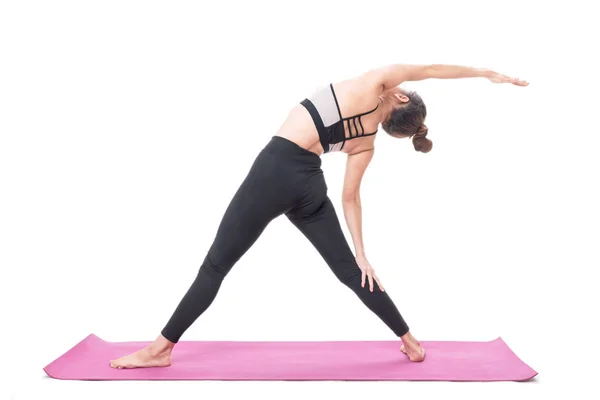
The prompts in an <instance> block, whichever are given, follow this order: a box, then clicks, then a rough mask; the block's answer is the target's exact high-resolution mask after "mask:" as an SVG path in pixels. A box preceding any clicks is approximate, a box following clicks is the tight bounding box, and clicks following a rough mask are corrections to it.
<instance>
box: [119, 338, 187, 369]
mask: <svg viewBox="0 0 600 400" xmlns="http://www.w3.org/2000/svg"><path fill="white" fill-rule="evenodd" d="M174 346H175V344H174V343H172V342H170V341H168V340H167V339H166V338H164V337H163V336H159V337H158V338H157V339H156V340H155V341H154V342H153V343H152V344H150V345H148V346H147V347H146V348H143V349H141V350H138V351H136V352H135V353H132V354H129V355H127V356H125V357H121V358H117V359H116V360H111V361H110V366H111V367H112V368H117V369H125V368H153V367H168V366H169V365H171V352H172V351H173V347H174Z"/></svg>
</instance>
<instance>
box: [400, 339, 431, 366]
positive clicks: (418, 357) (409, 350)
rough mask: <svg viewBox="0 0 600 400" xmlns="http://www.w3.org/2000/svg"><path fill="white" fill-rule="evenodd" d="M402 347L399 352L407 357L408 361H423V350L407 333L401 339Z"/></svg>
mask: <svg viewBox="0 0 600 400" xmlns="http://www.w3.org/2000/svg"><path fill="white" fill-rule="evenodd" d="M401 339H402V343H403V345H402V346H400V351H401V352H403V353H404V354H406V355H407V356H408V359H409V360H410V361H413V362H421V361H423V360H424V359H425V349H423V348H422V347H421V343H419V341H418V340H417V339H415V338H414V336H413V335H412V334H411V333H410V332H409V333H407V334H406V335H404V336H402V337H401Z"/></svg>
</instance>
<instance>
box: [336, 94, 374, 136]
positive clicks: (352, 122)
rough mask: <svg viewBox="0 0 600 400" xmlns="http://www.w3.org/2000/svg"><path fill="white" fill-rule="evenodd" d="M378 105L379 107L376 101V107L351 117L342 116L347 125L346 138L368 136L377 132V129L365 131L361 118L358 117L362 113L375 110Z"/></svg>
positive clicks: (365, 113)
mask: <svg viewBox="0 0 600 400" xmlns="http://www.w3.org/2000/svg"><path fill="white" fill-rule="evenodd" d="M378 107H379V102H378V103H377V107H375V108H374V109H372V110H370V111H367V112H364V113H360V114H356V115H353V116H351V117H347V118H342V121H344V122H345V124H346V126H347V127H348V133H349V135H350V137H349V138H346V140H348V139H354V138H357V137H364V136H370V135H374V134H376V133H377V130H375V132H370V133H365V128H364V127H363V124H362V120H361V119H360V117H362V116H363V115H367V114H370V113H372V112H373V111H375V110H377V108H378ZM357 120H358V126H360V129H359V128H358V127H357V125H356V121H357ZM352 126H354V130H353V129H352Z"/></svg>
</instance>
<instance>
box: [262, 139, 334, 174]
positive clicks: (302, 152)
mask: <svg viewBox="0 0 600 400" xmlns="http://www.w3.org/2000/svg"><path fill="white" fill-rule="evenodd" d="M265 150H266V151H268V152H269V153H272V154H278V155H284V156H285V157H286V158H290V159H293V160H295V161H298V162H301V163H304V164H310V165H314V166H316V167H319V168H320V167H321V162H322V160H321V156H319V155H318V154H316V153H313V152H312V151H310V150H307V149H305V148H304V147H301V146H300V145H298V144H296V143H294V142H292V141H291V140H289V139H286V138H284V137H282V136H277V135H273V136H272V137H271V140H270V141H269V143H268V144H267V146H266V147H265Z"/></svg>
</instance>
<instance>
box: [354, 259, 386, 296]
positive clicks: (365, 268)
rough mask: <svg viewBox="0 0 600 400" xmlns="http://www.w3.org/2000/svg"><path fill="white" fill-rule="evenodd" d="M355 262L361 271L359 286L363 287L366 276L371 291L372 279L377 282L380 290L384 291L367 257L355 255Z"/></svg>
mask: <svg viewBox="0 0 600 400" xmlns="http://www.w3.org/2000/svg"><path fill="white" fill-rule="evenodd" d="M356 263H357V264H358V268H360V270H361V272H362V278H361V286H362V287H365V280H366V278H368V279H369V288H370V289H371V292H372V291H373V281H375V282H377V285H378V286H379V289H380V290H381V291H382V292H385V290H384V289H383V286H382V285H381V282H380V281H379V278H378V277H377V275H375V270H374V269H373V267H371V264H370V263H369V261H368V260H367V258H366V257H365V256H358V257H356Z"/></svg>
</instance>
